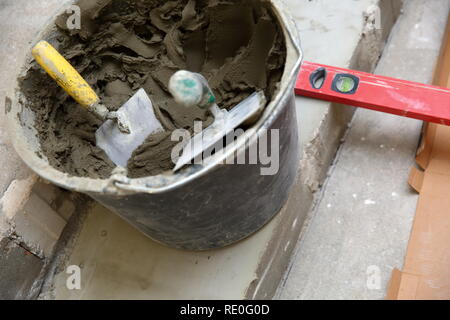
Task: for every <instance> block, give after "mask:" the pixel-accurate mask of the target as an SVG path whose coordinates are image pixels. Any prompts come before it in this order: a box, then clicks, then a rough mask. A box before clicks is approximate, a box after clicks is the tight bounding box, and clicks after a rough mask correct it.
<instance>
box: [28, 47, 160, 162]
mask: <svg viewBox="0 0 450 320" xmlns="http://www.w3.org/2000/svg"><path fill="white" fill-rule="evenodd" d="M32 54H33V56H34V58H35V59H36V61H37V62H38V63H39V65H40V66H41V67H42V68H43V69H44V70H45V71H46V72H47V73H48V74H49V75H50V77H52V78H53V79H54V80H55V81H56V82H57V83H58V85H59V86H60V87H61V88H63V89H64V90H65V91H66V92H67V93H68V94H69V95H70V96H71V97H72V98H74V99H75V101H76V102H78V103H79V104H80V105H81V106H82V107H84V108H86V109H88V110H89V111H90V112H92V113H93V114H94V115H96V116H97V117H98V118H99V119H101V120H103V121H105V122H104V123H103V125H102V126H101V127H100V128H99V129H98V130H97V132H96V135H95V136H96V140H97V146H98V147H99V148H101V149H103V150H104V151H105V152H106V154H107V155H108V156H109V158H110V159H111V161H113V162H114V163H115V164H116V165H118V166H121V167H126V166H127V162H128V160H129V159H130V158H131V155H132V153H133V152H134V150H135V149H136V148H138V147H139V146H140V145H141V144H142V143H143V142H144V141H145V139H147V137H148V136H149V135H151V134H153V133H158V132H163V131H164V128H163V126H162V125H161V123H160V121H159V120H158V119H157V118H156V116H155V112H154V109H153V105H152V102H151V100H150V98H149V97H148V95H147V93H146V92H145V90H144V89H139V90H138V91H137V92H136V93H135V94H134V95H133V97H131V98H130V99H129V100H128V101H127V102H126V103H125V104H124V105H122V106H121V107H120V108H119V109H118V110H117V111H114V112H113V111H109V110H108V108H107V107H106V106H105V105H103V104H101V102H100V98H99V97H98V96H97V94H96V93H95V92H94V90H92V88H91V87H90V86H89V84H88V83H87V82H86V81H85V80H84V79H83V77H82V76H81V75H80V74H79V73H78V72H77V71H76V70H75V69H74V68H73V67H72V66H71V65H70V63H69V62H68V61H67V60H66V59H65V58H64V57H63V56H62V55H61V54H59V53H58V51H57V50H56V49H55V48H53V47H52V46H51V45H50V44H49V43H48V42H46V41H40V42H39V43H38V44H37V45H36V46H35V47H34V48H33V50H32Z"/></svg>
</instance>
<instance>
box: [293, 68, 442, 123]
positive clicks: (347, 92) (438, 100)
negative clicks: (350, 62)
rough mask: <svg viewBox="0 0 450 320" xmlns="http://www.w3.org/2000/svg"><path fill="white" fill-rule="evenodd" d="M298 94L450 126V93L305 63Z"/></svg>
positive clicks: (427, 86) (431, 87)
mask: <svg viewBox="0 0 450 320" xmlns="http://www.w3.org/2000/svg"><path fill="white" fill-rule="evenodd" d="M295 93H296V94H297V95H301V96H305V97H311V98H316V99H321V100H327V101H331V102H337V103H341V104H346V105H351V106H355V107H362V108H367V109H371V110H376V111H381V112H385V113H391V114H395V115H399V116H403V117H408V118H414V119H419V120H423V121H427V122H434V123H439V124H443V125H447V126H450V90H449V89H446V88H440V87H435V86H430V85H425V84H421V83H415V82H410V81H404V80H399V79H394V78H388V77H382V76H377V75H373V74H369V73H365V72H360V71H354V70H348V69H342V68H336V67H330V66H326V65H320V64H316V63H312V62H303V64H302V66H301V70H300V75H299V77H298V80H297V84H296V86H295Z"/></svg>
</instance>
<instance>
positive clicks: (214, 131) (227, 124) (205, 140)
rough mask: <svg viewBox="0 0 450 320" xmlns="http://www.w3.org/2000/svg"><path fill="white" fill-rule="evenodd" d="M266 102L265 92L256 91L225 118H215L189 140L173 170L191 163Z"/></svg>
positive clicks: (253, 114)
mask: <svg viewBox="0 0 450 320" xmlns="http://www.w3.org/2000/svg"><path fill="white" fill-rule="evenodd" d="M265 102H266V99H265V96H264V93H263V92H255V93H253V94H252V95H251V96H249V97H248V98H246V99H245V100H243V101H242V102H241V103H239V104H238V105H237V106H236V107H234V108H233V109H232V110H231V111H230V112H228V113H227V114H226V116H225V117H224V119H215V121H214V123H213V124H212V125H211V126H209V127H208V128H206V129H205V130H203V131H202V132H201V133H199V134H197V135H195V136H194V137H193V138H192V139H191V140H189V142H188V143H187V144H186V146H185V147H184V149H183V152H182V155H181V157H180V158H179V159H178V161H177V164H176V166H175V168H174V169H173V171H174V172H176V171H178V170H180V169H181V168H182V167H183V166H185V165H187V164H189V163H191V161H192V160H193V159H195V158H197V157H198V156H199V155H201V154H202V153H203V152H204V151H206V150H208V149H209V148H211V147H213V146H214V145H215V144H216V143H217V142H218V141H220V140H222V139H223V138H224V137H226V136H227V135H228V134H230V133H231V132H233V130H235V129H237V128H238V127H239V126H240V125H241V124H243V123H244V122H245V121H247V120H248V119H250V118H252V117H253V116H255V115H256V114H257V113H258V112H260V111H261V108H262V107H263V106H264V104H265Z"/></svg>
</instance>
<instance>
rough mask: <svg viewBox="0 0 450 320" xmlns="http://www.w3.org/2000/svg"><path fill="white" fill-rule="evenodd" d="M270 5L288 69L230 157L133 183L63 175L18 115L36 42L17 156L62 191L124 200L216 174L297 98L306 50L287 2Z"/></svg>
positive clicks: (14, 118)
mask: <svg viewBox="0 0 450 320" xmlns="http://www.w3.org/2000/svg"><path fill="white" fill-rule="evenodd" d="M261 1H262V0H261ZM77 2H78V0H72V1H70V2H68V3H66V4H65V5H64V6H62V7H61V8H60V9H59V10H58V11H57V14H56V15H55V16H58V15H59V14H61V13H63V12H64V11H66V10H67V9H68V8H69V7H70V6H72V5H73V4H76V3H77ZM269 3H270V5H271V6H272V9H273V13H274V14H275V15H276V16H277V19H278V23H279V24H280V25H281V27H282V29H283V33H284V38H285V43H286V49H287V53H286V63H285V69H284V72H283V76H282V79H281V81H280V85H279V88H278V90H277V92H276V94H275V97H274V98H273V99H272V101H270V103H269V104H268V105H267V106H266V108H265V110H264V112H263V114H262V116H261V117H260V119H259V120H258V122H257V123H256V124H255V125H253V126H252V127H251V128H250V129H248V130H247V131H246V132H245V133H244V134H243V135H242V136H240V137H239V138H238V139H237V140H236V142H235V144H234V145H233V148H228V150H226V151H225V152H223V153H220V154H218V155H216V156H212V157H210V158H209V159H207V161H206V162H205V163H204V164H202V165H191V166H188V167H186V168H184V169H182V170H180V171H179V172H177V173H175V174H172V173H171V172H170V173H163V174H160V175H157V176H150V177H143V178H135V179H132V178H128V177H127V176H126V170H125V169H123V168H116V169H115V170H114V171H113V173H112V175H111V176H110V177H109V178H107V179H94V178H89V177H78V176H72V175H69V174H68V173H65V172H62V171H59V170H58V169H56V168H54V167H52V166H51V165H50V163H49V162H48V160H46V159H45V158H41V157H40V156H39V155H38V154H37V152H36V150H32V148H30V142H29V141H28V140H27V139H26V137H25V135H24V134H21V133H22V130H23V128H22V125H21V121H20V116H19V115H20V112H21V111H22V110H21V109H23V105H22V103H21V102H20V101H21V99H22V97H23V95H21V93H20V89H19V81H18V80H19V79H20V78H21V75H22V74H26V72H27V71H28V70H29V66H30V65H31V63H32V61H33V58H32V56H31V48H32V46H33V45H34V44H35V43H31V44H30V48H29V50H28V52H29V53H28V54H27V56H26V58H25V63H24V64H23V66H22V69H21V72H20V75H19V77H18V78H17V79H16V84H15V88H16V89H15V95H14V96H13V99H12V106H11V108H10V109H11V110H10V111H8V112H7V113H6V118H7V121H6V122H7V127H8V130H9V133H10V136H11V140H12V143H13V146H14V148H15V150H16V152H17V153H18V154H19V156H20V157H21V159H22V160H23V161H24V162H25V164H26V165H27V166H28V167H29V168H30V169H32V170H33V171H34V172H35V173H37V174H38V175H39V176H41V177H42V178H44V179H45V180H48V181H50V182H52V183H54V184H56V185H58V186H60V187H62V188H65V189H69V190H73V191H76V192H82V193H88V194H98V193H100V194H105V193H106V194H111V195H116V196H125V195H127V194H134V193H147V194H160V193H166V192H169V191H172V190H175V189H178V188H181V187H183V186H185V185H187V184H189V183H191V182H192V181H194V180H196V179H199V178H200V177H203V176H205V175H206V174H208V173H210V172H212V171H214V170H217V169H218V168H219V167H220V166H224V165H226V164H224V163H225V160H226V159H228V158H229V157H231V156H233V155H234V154H235V153H236V152H237V151H238V150H245V149H246V144H247V143H248V142H250V143H253V141H255V140H256V139H257V138H258V137H259V136H260V135H261V133H262V132H263V131H264V130H267V129H269V128H270V126H271V124H272V123H273V122H274V121H275V120H276V119H277V118H278V116H279V114H280V113H281V112H282V111H283V108H284V106H286V104H287V101H288V99H290V98H291V95H292V94H293V89H294V85H295V82H296V79H297V74H298V72H299V71H300V66H301V63H302V61H303V51H302V49H301V46H300V37H299V33H298V29H297V27H296V24H295V21H294V20H293V18H292V17H291V16H290V14H289V12H288V11H287V9H286V8H285V5H284V4H283V3H282V2H280V1H276V0H269ZM55 16H53V17H52V18H51V19H50V20H49V22H48V23H47V24H46V26H45V27H44V29H43V30H42V31H41V32H40V33H38V35H37V37H36V39H38V40H36V42H37V41H39V40H40V39H48V38H50V36H51V34H52V32H55V31H56V26H54V19H55V18H54V17H55ZM287 71H289V72H287Z"/></svg>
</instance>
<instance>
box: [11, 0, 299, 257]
mask: <svg viewBox="0 0 450 320" xmlns="http://www.w3.org/2000/svg"><path fill="white" fill-rule="evenodd" d="M265 2H268V3H269V4H270V7H271V8H272V9H273V14H274V16H276V17H277V19H278V20H279V24H280V25H281V26H282V29H283V34H284V38H285V43H286V47H287V59H286V65H285V69H284V73H283V75H282V79H281V82H280V84H279V88H278V90H277V92H276V94H275V96H274V98H273V99H272V101H270V102H269V104H268V106H267V108H266V109H265V111H264V113H263V115H262V116H261V118H260V119H259V121H258V122H257V123H256V124H255V125H254V126H252V127H251V128H250V129H248V130H247V131H246V132H245V134H244V135H242V136H240V137H239V138H238V140H237V141H236V143H235V144H234V145H233V147H232V148H228V149H227V151H226V152H225V153H222V154H216V155H215V156H213V157H212V158H211V159H209V161H207V162H206V163H204V164H203V165H195V166H190V167H188V168H186V169H184V170H182V171H181V172H179V173H177V174H162V175H159V176H153V177H146V178H140V179H129V178H127V176H126V173H125V174H124V173H121V172H120V170H118V171H116V172H115V174H114V175H113V176H111V177H110V178H109V179H103V180H102V179H92V178H82V177H74V176H70V175H68V174H67V173H64V172H62V171H59V170H57V169H55V168H54V167H52V166H51V165H50V164H49V161H48V160H47V159H46V158H45V156H44V157H42V156H39V155H38V153H39V151H40V148H41V147H40V142H39V139H38V138H37V133H36V129H34V128H33V123H34V119H35V118H34V113H33V111H32V110H30V109H28V108H27V107H26V97H25V95H24V94H23V93H22V92H21V90H20V86H19V83H18V84H17V88H18V89H17V90H16V96H15V97H13V98H12V99H11V103H10V105H8V107H7V110H6V112H7V123H8V127H9V130H10V133H11V136H12V140H13V143H14V146H15V148H16V151H17V152H18V154H19V155H20V156H21V158H22V159H23V160H24V162H25V163H26V164H27V165H28V166H29V167H30V168H31V169H32V170H34V171H35V172H36V173H37V174H39V175H40V176H41V177H43V178H44V179H46V180H48V181H51V182H53V183H55V184H57V185H59V186H61V187H62V188H65V189H68V190H73V191H77V192H82V193H85V194H88V195H89V196H91V197H92V198H94V199H95V200H97V201H99V202H100V203H101V204H103V205H105V206H106V207H107V208H109V209H110V210H112V211H113V212H115V213H117V214H118V215H120V216H121V217H122V218H124V219H125V220H127V221H128V222H129V223H130V224H132V225H133V226H135V227H136V228H138V229H139V230H141V231H142V232H143V233H145V234H146V235H147V236H149V237H150V238H152V239H154V240H155V241H157V242H159V243H162V244H164V245H167V246H170V247H174V248H179V249H187V250H207V249H213V248H220V247H224V246H227V245H230V244H232V243H235V242H237V241H239V240H241V239H244V238H246V237H248V236H249V235H251V234H253V233H254V232H256V231H258V230H259V229H260V228H262V227H263V226H264V225H265V224H267V223H268V222H269V221H270V220H271V219H272V218H273V217H274V216H275V215H276V213H277V212H279V210H280V209H281V207H282V206H283V205H284V204H285V202H286V200H287V198H288V195H289V192H290V189H291V187H292V185H293V183H294V181H295V179H296V175H297V170H298V165H299V141H298V129H297V120H296V110H295V101H294V91H293V88H294V84H295V80H296V78H297V74H298V71H299V66H300V63H301V59H302V52H301V49H300V47H299V40H298V36H297V29H296V27H295V24H294V23H293V20H292V19H291V18H290V17H289V15H288V14H287V13H286V11H285V9H284V8H283V7H282V6H281V4H280V2H279V1H265ZM65 9H66V8H63V9H62V10H65ZM58 32H59V31H58V30H57V29H56V28H55V26H54V21H51V22H50V23H49V26H48V27H47V28H46V29H45V30H44V31H43V32H42V33H41V34H40V35H39V36H38V37H37V41H38V40H41V39H46V40H48V41H50V42H51V41H52V40H54V39H55V38H56V37H57V36H58ZM30 51H31V49H30ZM31 63H32V57H31V55H29V56H28V58H27V61H26V62H25V63H24V66H23V70H22V75H21V76H22V77H23V76H24V75H25V74H26V72H27V71H28V70H29V68H30V64H31ZM272 129H277V130H278V133H279V145H280V150H279V164H280V165H279V170H278V171H277V172H276V173H275V174H273V175H261V169H262V168H265V165H263V164H256V165H250V164H247V165H228V164H225V163H224V162H225V160H226V159H230V158H234V157H236V154H237V153H238V152H243V151H245V152H248V151H249V150H251V146H252V144H254V143H256V141H257V140H258V138H259V137H260V136H262V135H264V134H265V133H266V132H269V133H270V132H271V130H272ZM269 136H270V134H269ZM268 140H269V141H270V140H271V139H268ZM269 150H270V146H269Z"/></svg>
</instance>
